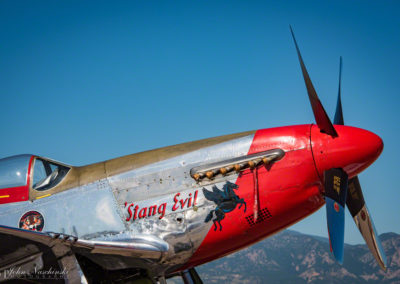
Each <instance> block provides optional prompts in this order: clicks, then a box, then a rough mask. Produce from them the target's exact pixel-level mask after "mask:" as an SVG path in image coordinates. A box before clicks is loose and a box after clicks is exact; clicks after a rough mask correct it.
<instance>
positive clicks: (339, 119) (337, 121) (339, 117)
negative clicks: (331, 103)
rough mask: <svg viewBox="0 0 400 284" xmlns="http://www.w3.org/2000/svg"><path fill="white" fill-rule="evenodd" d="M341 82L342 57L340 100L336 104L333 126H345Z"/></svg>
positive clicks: (340, 73)
mask: <svg viewBox="0 0 400 284" xmlns="http://www.w3.org/2000/svg"><path fill="white" fill-rule="evenodd" d="M341 82H342V57H341V56H340V63H339V90H338V99H337V104H336V111H335V118H334V119H333V124H338V125H344V121H343V111H342V99H341V95H340V93H341Z"/></svg>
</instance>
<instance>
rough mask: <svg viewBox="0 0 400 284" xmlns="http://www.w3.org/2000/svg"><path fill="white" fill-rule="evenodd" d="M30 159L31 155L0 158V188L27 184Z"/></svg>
mask: <svg viewBox="0 0 400 284" xmlns="http://www.w3.org/2000/svg"><path fill="white" fill-rule="evenodd" d="M30 159H31V155H18V156H12V157H8V158H4V159H0V188H10V187H17V186H24V185H26V183H27V177H28V167H29V161H30Z"/></svg>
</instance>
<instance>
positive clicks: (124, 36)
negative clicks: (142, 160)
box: [0, 1, 400, 243]
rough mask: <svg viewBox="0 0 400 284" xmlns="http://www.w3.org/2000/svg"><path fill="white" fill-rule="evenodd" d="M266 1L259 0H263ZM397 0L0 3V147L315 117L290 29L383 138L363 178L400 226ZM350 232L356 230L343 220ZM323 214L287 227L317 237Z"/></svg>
mask: <svg viewBox="0 0 400 284" xmlns="http://www.w3.org/2000/svg"><path fill="white" fill-rule="evenodd" d="M267 2H268V3H267ZM399 12H400V3H399V2H396V1H374V2H370V1H260V2H258V1H253V2H247V1H85V2H82V1H64V2H61V1H40V2H39V1H1V2H0V40H1V43H0V97H1V112H0V121H1V123H0V133H1V140H0V157H6V156H10V155H14V154H19V153H33V154H38V155H43V156H46V157H51V158H53V159H56V160H59V161H63V162H65V163H68V164H72V165H84V164H89V163H93V162H97V161H102V160H106V159H110V158H114V157H117V156H122V155H126V154H130V153H134V152H140V151H144V150H148V149H152V148H158V147H163V146H167V145H172V144H177V143H182V142H187V141H192V140H197V139H202V138H207V137H213V136H219V135H222V134H229V133H235V132H240V131H245V130H251V129H260V128H268V127H275V126H281V125H292V124H304V123H312V122H314V117H313V114H312V111H311V107H310V105H309V102H308V98H307V94H306V89H305V86H304V82H303V79H302V75H301V70H300V67H299V64H298V59H297V57H296V52H295V48H294V45H293V42H292V39H291V36H290V32H289V24H291V25H292V26H293V29H294V31H295V34H296V37H297V40H298V43H299V46H300V49H301V51H302V54H303V58H304V60H305V63H306V65H307V68H308V70H309V73H310V76H311V78H312V80H313V83H314V86H315V88H316V90H317V92H318V94H319V96H320V98H321V101H322V103H323V104H324V106H325V109H326V111H327V112H328V113H329V114H330V115H331V117H333V113H334V110H335V106H336V95H337V84H338V65H339V56H343V60H344V62H343V81H342V95H343V109H344V116H345V117H344V118H345V123H346V124H348V125H352V126H357V127H361V128H365V129H368V130H370V131H373V132H375V133H377V134H378V135H379V136H381V137H382V139H383V140H384V143H385V149H384V151H383V153H382V155H381V157H380V158H379V159H378V160H377V161H376V162H375V163H374V164H373V165H372V166H371V167H370V168H368V169H367V170H366V171H365V172H364V173H362V174H361V175H360V179H361V183H362V186H363V191H364V195H365V198H366V201H367V204H368V207H369V209H370V211H371V213H372V214H373V217H374V221H375V225H376V227H377V229H378V231H379V232H380V233H382V232H388V231H395V232H397V233H400V222H399V219H398V218H399V216H400V206H399V204H398V203H399V200H400V198H399V197H400V196H399V190H398V188H399V187H398V184H397V180H396V178H397V176H398V169H399V166H398V160H399V157H400V155H399V154H400V150H399V147H398V143H397V141H399V138H400V135H399V130H400V129H399V122H400V121H399V118H398V116H399V111H398V110H399V107H400V99H399V91H400V86H399V84H400V83H399V82H400V80H399V75H400V55H399V51H400V48H399V47H400V45H399V44H400V33H399V28H400V17H398V14H399ZM346 217H347V222H346V238H345V240H346V241H347V242H350V243H361V242H362V239H361V237H360V235H359V233H358V231H357V229H356V228H355V225H354V223H353V222H352V220H351V218H350V215H349V214H348V215H347V216H346ZM325 222H326V221H325V211H324V210H320V211H319V212H318V213H316V214H315V215H313V216H312V217H310V218H308V219H306V220H304V221H302V222H300V223H298V224H296V225H295V226H294V227H293V229H295V230H298V231H301V232H304V233H310V234H316V235H321V236H327V232H326V224H325Z"/></svg>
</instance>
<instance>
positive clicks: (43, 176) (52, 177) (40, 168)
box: [32, 157, 70, 191]
mask: <svg viewBox="0 0 400 284" xmlns="http://www.w3.org/2000/svg"><path fill="white" fill-rule="evenodd" d="M69 170H70V168H69V167H67V166H64V165H60V164H57V163H56V162H52V161H48V160H45V159H41V158H39V157H37V158H36V159H35V162H34V166H33V186H32V187H33V189H35V190H38V191H43V190H48V189H50V188H53V187H54V186H56V185H57V184H59V183H60V182H61V180H62V179H63V178H64V177H65V175H66V174H67V173H68V171H69Z"/></svg>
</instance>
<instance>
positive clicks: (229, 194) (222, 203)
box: [203, 181, 247, 231]
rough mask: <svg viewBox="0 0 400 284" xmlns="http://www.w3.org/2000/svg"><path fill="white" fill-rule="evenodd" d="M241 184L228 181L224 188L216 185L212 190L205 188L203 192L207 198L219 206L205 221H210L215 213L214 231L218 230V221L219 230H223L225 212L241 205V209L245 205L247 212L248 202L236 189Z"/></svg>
mask: <svg viewBox="0 0 400 284" xmlns="http://www.w3.org/2000/svg"><path fill="white" fill-rule="evenodd" d="M238 188H239V186H238V185H237V184H234V183H232V182H229V181H228V182H226V183H225V184H224V186H223V187H222V190H220V189H218V187H216V186H215V185H214V186H213V187H212V191H209V190H207V189H205V188H203V193H204V196H205V198H206V199H208V200H210V201H213V202H214V203H215V204H216V205H217V207H216V208H215V209H214V210H211V211H210V213H208V215H207V217H206V219H205V220H204V222H209V221H210V220H211V219H212V218H213V217H214V213H215V217H214V219H213V222H214V231H216V230H217V228H218V226H217V222H218V224H219V230H220V231H221V230H222V225H221V221H222V220H223V219H224V218H225V214H226V213H229V212H232V211H233V210H235V208H236V206H237V205H238V204H240V205H239V209H240V208H242V205H244V212H246V208H247V207H246V202H245V201H244V199H243V198H240V197H239V196H238V195H237V194H236V193H235V191H234V189H236V190H237V189H238Z"/></svg>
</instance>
